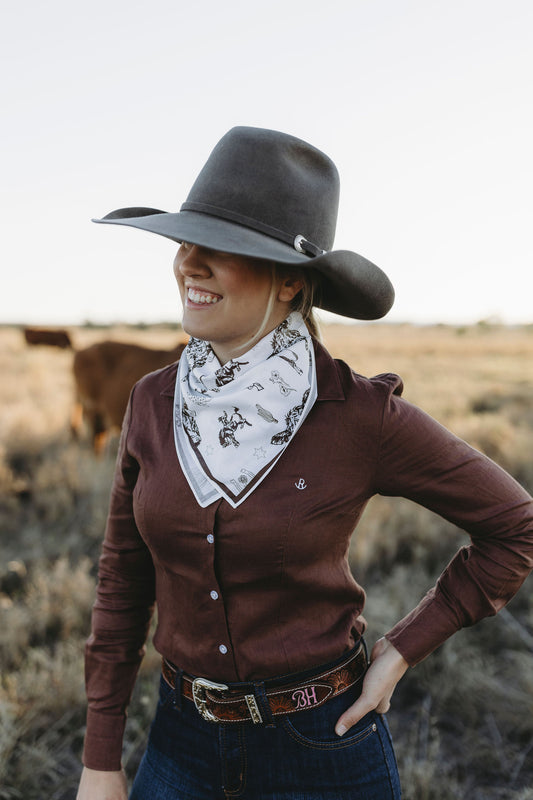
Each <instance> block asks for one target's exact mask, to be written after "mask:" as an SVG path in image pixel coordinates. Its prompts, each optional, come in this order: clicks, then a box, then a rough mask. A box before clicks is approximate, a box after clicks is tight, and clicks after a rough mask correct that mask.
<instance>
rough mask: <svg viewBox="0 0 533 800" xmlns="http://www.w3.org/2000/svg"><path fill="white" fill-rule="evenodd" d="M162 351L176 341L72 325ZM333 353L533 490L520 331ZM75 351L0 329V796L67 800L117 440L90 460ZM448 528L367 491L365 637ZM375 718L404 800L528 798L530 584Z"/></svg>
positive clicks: (433, 573)
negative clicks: (73, 420)
mask: <svg viewBox="0 0 533 800" xmlns="http://www.w3.org/2000/svg"><path fill="white" fill-rule="evenodd" d="M71 334H72V339H73V342H74V345H75V346H76V347H78V348H79V347H83V346H86V345H88V344H91V343H93V342H95V341H100V340H102V339H109V338H112V339H115V340H120V341H134V342H137V343H141V344H148V345H149V346H154V347H168V348H170V347H172V346H173V345H174V344H175V343H176V341H177V340H178V338H179V335H180V334H179V331H178V330H177V329H172V328H170V327H167V328H165V327H163V326H161V327H159V326H158V327H154V328H149V329H146V330H142V329H133V328H127V329H126V328H123V329H120V328H113V329H106V330H97V329H91V328H79V329H78V328H76V329H73V330H71ZM324 340H325V343H326V344H327V346H328V347H329V349H330V350H331V352H332V353H333V354H334V355H336V356H339V357H342V358H343V359H344V360H346V361H347V362H348V363H349V364H350V365H351V366H352V367H353V368H354V369H355V370H356V371H357V372H359V373H362V374H365V375H373V374H377V373H380V372H397V373H399V374H400V375H401V376H402V377H403V379H404V383H405V391H404V396H405V397H407V398H408V399H409V400H411V401H413V402H415V403H417V404H419V405H421V406H422V407H423V408H424V409H425V410H426V411H428V412H429V413H431V414H433V415H434V416H436V417H437V418H438V419H439V420H440V421H441V422H443V423H444V424H445V425H447V426H448V427H450V428H451V429H452V430H454V432H456V433H457V434H459V435H460V436H462V437H463V438H465V439H467V440H468V441H470V442H471V443H472V444H473V445H474V446H476V447H478V448H479V449H481V450H483V451H484V452H486V453H487V454H488V455H489V456H491V457H492V458H494V459H495V460H496V461H498V462H499V463H500V464H502V466H504V467H505V468H506V469H508V470H509V471H510V472H511V473H512V474H513V475H514V476H515V477H516V478H518V480H520V481H521V482H522V483H523V484H524V485H525V486H526V488H528V489H529V491H532V490H533V459H532V457H531V453H532V452H533V329H531V328H529V327H527V328H526V327H523V328H516V329H510V328H504V327H499V326H490V325H481V324H480V325H477V326H473V327H469V328H461V329H459V328H454V327H445V326H435V327H423V328H420V327H414V326H409V325H405V326H401V325H397V326H389V325H383V324H368V325H367V324H361V325H357V326H342V325H338V326H328V327H325V328H324ZM71 364H72V351H65V350H59V349H55V348H51V347H28V346H26V345H25V343H24V340H23V336H22V332H21V330H19V329H17V328H14V327H13V328H10V327H4V328H0V369H1V374H2V382H1V385H0V407H1V409H2V411H1V416H0V547H1V556H2V557H1V561H0V616H1V618H0V668H1V683H0V800H45V799H46V800H73V798H74V797H75V794H76V788H75V787H76V784H77V780H78V776H79V771H80V764H79V756H80V752H81V747H82V741H83V726H84V715H85V699H84V690H83V644H84V640H85V638H86V636H87V633H88V630H89V619H90V608H91V604H92V599H93V594H94V586H95V564H96V560H97V558H98V553H99V548H100V542H101V538H102V534H103V528H104V523H105V515H106V510H107V502H108V496H109V488H110V482H111V476H112V472H113V458H114V451H115V448H116V440H115V441H111V442H110V443H109V446H108V449H107V452H106V453H105V455H104V457H102V458H100V459H97V458H96V457H95V456H94V455H93V453H92V451H91V448H90V446H89V443H88V441H87V442H84V441H81V442H75V441H73V440H72V438H71V435H70V428H69V420H70V412H71V406H72V399H73V385H72V377H71ZM465 539H466V537H465V534H463V533H462V532H461V531H459V530H457V529H456V528H454V527H453V526H451V525H449V524H447V523H445V522H444V521H442V520H441V519H440V518H438V517H435V516H434V515H432V514H430V513H429V512H426V511H425V510H424V509H421V508H419V507H417V506H415V505H413V504H411V503H407V502H405V501H402V500H401V499H390V498H375V499H374V500H373V501H372V502H371V503H370V504H369V507H368V509H367V511H366V513H365V516H364V519H363V522H362V524H361V525H360V527H359V528H358V530H357V534H356V535H355V536H354V539H353V543H352V549H351V559H352V567H353V569H354V572H356V573H357V577H358V579H359V580H361V581H362V583H363V585H364V586H365V588H367V591H368V602H367V610H366V612H367V613H366V616H367V619H368V621H369V626H370V630H369V633H368V636H367V639H368V640H369V641H371V640H372V639H373V638H375V637H376V636H379V635H381V633H382V632H383V631H384V630H386V629H387V628H388V627H390V626H391V625H392V624H393V623H394V622H395V621H396V620H397V619H398V618H399V617H400V616H402V615H403V614H404V613H405V612H406V611H407V610H408V609H410V608H411V607H412V606H413V605H414V604H415V603H416V602H417V601H418V599H419V598H420V596H421V595H422V594H423V593H424V592H425V591H426V589H427V588H428V587H429V586H430V585H431V584H432V583H433V582H434V580H435V578H436V577H437V575H438V573H439V572H440V571H441V569H442V568H443V567H444V566H445V564H446V563H447V561H448V560H449V558H450V557H451V555H452V554H453V552H454V551H455V549H456V548H457V547H458V546H460V545H461V544H463V543H464V541H465ZM158 663H159V662H158V656H157V654H156V653H155V652H154V651H153V649H152V648H151V647H149V648H148V652H147V656H146V658H145V661H144V663H143V667H142V670H141V675H140V679H139V681H138V685H137V688H136V691H135V695H134V699H133V703H132V706H131V710H130V716H129V721H128V727H127V734H126V742H125V753H124V763H125V766H126V770H127V772H128V775H129V776H130V777H131V775H132V773H133V772H134V770H135V767H136V765H137V763H138V760H139V757H140V753H141V752H142V747H143V743H144V741H145V736H146V731H147V727H148V725H149V721H150V718H151V713H152V709H153V705H154V702H155V696H156V687H157V674H158ZM389 722H390V725H391V729H392V732H393V736H394V739H395V743H396V749H397V755H398V760H399V765H400V772H401V776H402V783H403V790H404V798H405V800H467V799H468V800H497V799H498V800H502V799H505V800H533V583H532V579H531V578H530V579H529V580H528V581H526V583H525V585H524V586H523V587H522V589H521V591H520V592H519V593H518V595H517V596H516V598H515V599H514V600H513V601H512V603H511V604H510V605H509V607H508V608H507V609H505V610H504V612H502V614H500V615H499V616H498V617H496V618H495V619H491V620H487V621H484V622H482V623H481V624H479V625H477V626H476V627H474V628H472V629H469V630H465V631H461V632H460V633H459V634H457V635H456V636H455V637H453V638H452V639H451V640H450V641H448V642H447V643H446V644H445V645H444V646H443V647H441V648H440V649H439V650H438V651H437V652H436V653H434V654H433V655H432V656H431V657H430V658H428V659H427V660H426V661H424V662H423V663H422V664H420V665H419V666H418V667H416V669H414V670H410V671H409V672H408V673H407V675H406V677H405V678H404V679H403V681H402V682H401V684H400V686H399V687H398V690H397V692H396V694H395V696H394V699H393V707H392V710H391V712H390V714H389Z"/></svg>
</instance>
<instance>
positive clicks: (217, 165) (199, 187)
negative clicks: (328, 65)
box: [94, 126, 394, 319]
mask: <svg viewBox="0 0 533 800" xmlns="http://www.w3.org/2000/svg"><path fill="white" fill-rule="evenodd" d="M338 204H339V175H338V172H337V168H336V167H335V164H334V163H333V161H332V160H331V159H330V158H329V157H328V156H327V155H325V154H324V153H322V152H321V151H320V150H318V149H317V148H316V147H313V146H312V145H310V144H308V143H307V142H304V141H303V140H301V139H298V138H297V137H295V136H291V135H290V134H286V133H281V132H279V131H273V130H269V129H265V128H252V127H245V126H239V127H235V128H232V129H231V130H230V131H228V133H226V134H225V135H224V136H223V137H222V139H221V140H220V141H219V142H218V144H217V145H216V146H215V147H214V149H213V151H212V152H211V154H210V156H209V158H208V159H207V161H206V163H205V165H204V166H203V168H202V169H201V171H200V173H199V175H198V177H197V178H196V180H195V182H194V183H193V186H192V188H191V190H190V192H189V194H188V196H187V198H186V200H185V202H183V203H182V205H181V208H180V211H179V212H164V211H160V210H159V209H153V208H145V207H130V208H123V209H117V210H116V211H113V212H111V213H110V214H107V215H106V216H105V217H103V218H102V219H98V220H94V221H95V222H103V223H111V224H119V225H127V226H130V227H136V228H140V229H141V230H146V231H149V232H152V233H157V234H159V235H162V236H165V237H167V238H169V239H172V240H174V241H176V242H181V241H188V242H191V243H192V244H197V245H201V246H204V247H208V248H211V249H215V250H220V251H225V252H228V253H235V254H239V255H244V256H250V257H255V258H262V259H268V260H272V261H276V262H278V263H280V264H287V265H294V266H301V267H303V268H304V269H308V268H312V269H314V270H316V272H318V273H319V276H320V284H321V292H320V295H321V297H320V300H319V301H318V303H317V305H318V306H319V307H321V308H325V309H326V310H329V311H333V312H335V313H338V314H341V315H344V316H348V317H353V318H356V319H378V318H380V317H382V316H384V315H385V314H386V313H387V312H388V310H389V309H390V307H391V306H392V303H393V300H394V290H393V288H392V285H391V283H390V281H389V279H388V278H387V276H386V275H385V274H384V273H383V272H382V271H381V270H380V269H379V267H377V266H376V265H375V264H372V262H370V261H368V260H367V259H365V258H364V257H363V256H359V255H358V254H357V253H351V251H344V250H343V251H335V250H333V249H332V248H333V242H334V237H335V227H336V222H337V211H338Z"/></svg>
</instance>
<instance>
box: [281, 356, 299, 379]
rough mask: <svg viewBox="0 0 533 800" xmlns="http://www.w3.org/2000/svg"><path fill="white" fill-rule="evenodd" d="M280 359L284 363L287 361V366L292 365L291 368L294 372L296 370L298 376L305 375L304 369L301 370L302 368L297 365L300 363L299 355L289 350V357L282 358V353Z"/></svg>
mask: <svg viewBox="0 0 533 800" xmlns="http://www.w3.org/2000/svg"><path fill="white" fill-rule="evenodd" d="M289 354H290V355H289ZM279 357H280V358H282V359H283V360H284V361H286V362H287V364H290V365H291V367H292V368H293V369H294V370H296V372H297V373H298V375H303V369H300V367H299V366H298V364H297V363H296V362H297V361H298V354H297V353H294V352H293V351H292V350H287V355H286V356H282V355H281V353H280V356H279Z"/></svg>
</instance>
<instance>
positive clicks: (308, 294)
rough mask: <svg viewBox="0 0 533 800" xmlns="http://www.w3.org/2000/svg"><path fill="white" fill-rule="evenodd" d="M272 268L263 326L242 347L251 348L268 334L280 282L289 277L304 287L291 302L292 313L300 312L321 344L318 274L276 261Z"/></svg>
mask: <svg viewBox="0 0 533 800" xmlns="http://www.w3.org/2000/svg"><path fill="white" fill-rule="evenodd" d="M270 268H271V270H272V283H271V286H270V294H269V295H268V300H267V304H266V308H265V313H264V314H263V319H262V321H261V325H260V326H259V328H258V329H257V331H256V332H255V333H254V335H253V336H252V337H251V339H248V341H247V342H245V343H244V344H243V345H242V347H246V348H248V347H251V346H252V345H254V344H255V343H256V342H258V341H259V340H260V339H261V338H262V337H263V336H264V335H265V334H266V332H267V331H266V329H267V326H268V321H269V319H270V314H271V313H272V309H273V307H274V303H275V301H276V296H277V293H278V285H279V282H280V280H283V279H286V278H288V277H291V278H297V279H298V280H301V281H302V283H303V287H302V288H301V289H300V291H299V292H298V294H297V295H296V296H295V297H294V298H293V299H292V301H291V311H299V312H300V314H301V315H302V317H303V320H304V322H305V324H306V327H307V330H308V331H309V333H310V334H311V337H312V338H313V339H316V341H317V342H321V341H322V335H321V333H320V326H319V323H318V319H317V318H316V316H315V314H314V311H313V306H314V305H315V303H316V302H317V299H318V292H319V287H320V282H319V277H318V273H316V272H315V271H314V270H302V269H291V268H290V267H286V266H285V265H284V264H277V263H276V262H274V261H273V262H272V263H271V265H270Z"/></svg>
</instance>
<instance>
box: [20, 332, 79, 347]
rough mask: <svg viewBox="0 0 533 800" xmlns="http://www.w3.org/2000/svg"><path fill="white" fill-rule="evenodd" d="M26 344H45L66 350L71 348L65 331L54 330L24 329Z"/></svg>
mask: <svg viewBox="0 0 533 800" xmlns="http://www.w3.org/2000/svg"><path fill="white" fill-rule="evenodd" d="M24 338H25V339H26V344H47V345H50V346H52V347H62V348H63V349H67V348H69V347H72V342H71V341H70V336H69V335H68V333H67V331H64V330H56V329H54V328H24Z"/></svg>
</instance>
